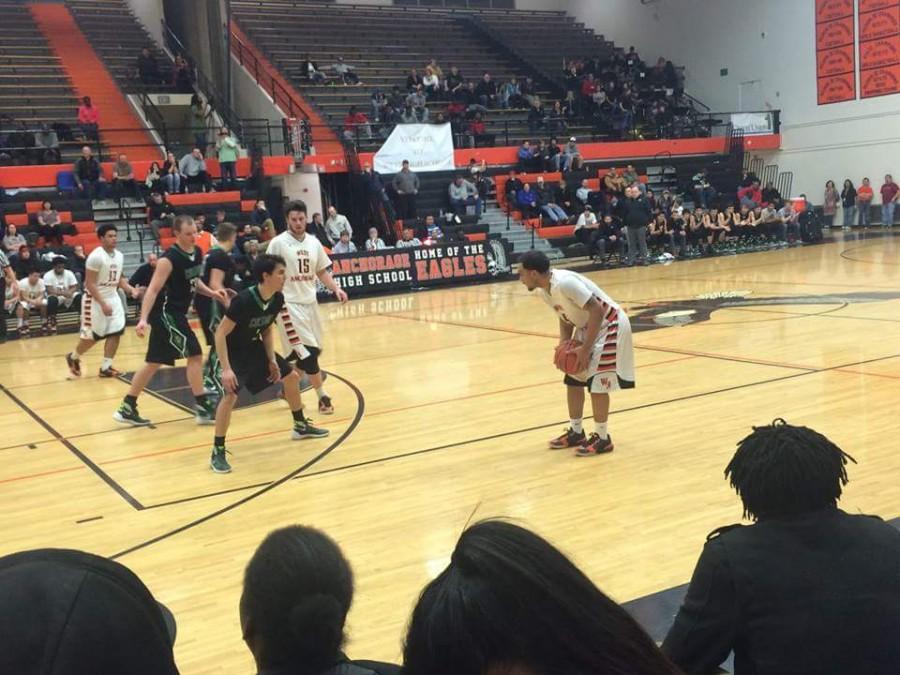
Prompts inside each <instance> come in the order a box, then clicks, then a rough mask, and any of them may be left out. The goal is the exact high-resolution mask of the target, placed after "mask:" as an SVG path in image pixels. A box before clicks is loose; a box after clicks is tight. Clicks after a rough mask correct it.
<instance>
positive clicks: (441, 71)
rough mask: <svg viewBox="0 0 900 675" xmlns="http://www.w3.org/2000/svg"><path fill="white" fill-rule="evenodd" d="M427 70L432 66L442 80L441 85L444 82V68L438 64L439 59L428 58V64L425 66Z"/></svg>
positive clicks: (432, 69)
mask: <svg viewBox="0 0 900 675" xmlns="http://www.w3.org/2000/svg"><path fill="white" fill-rule="evenodd" d="M425 68H426V70H427V69H428V68H431V71H432V72H433V73H434V74H435V75H437V77H438V80H440V81H441V85H442V86H443V83H444V69H443V68H441V67H440V66H439V65H438V62H437V59H436V58H434V57H432V58H430V59H429V60H428V64H427V65H426V66H425Z"/></svg>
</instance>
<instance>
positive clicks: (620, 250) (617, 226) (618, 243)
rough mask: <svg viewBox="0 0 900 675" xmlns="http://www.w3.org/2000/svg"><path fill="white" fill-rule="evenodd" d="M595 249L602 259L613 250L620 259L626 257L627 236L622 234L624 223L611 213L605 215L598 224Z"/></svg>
mask: <svg viewBox="0 0 900 675" xmlns="http://www.w3.org/2000/svg"><path fill="white" fill-rule="evenodd" d="M594 249H595V254H596V256H597V257H598V258H600V259H601V260H603V259H604V258H606V254H607V253H613V252H615V253H616V255H618V256H619V258H620V259H622V260H624V259H625V237H624V236H622V224H621V223H620V222H619V221H618V219H616V218H615V217H614V216H612V215H611V214H609V213H607V214H606V215H605V216H603V218H602V219H601V220H600V223H599V224H598V227H597V237H596V239H595V240H594Z"/></svg>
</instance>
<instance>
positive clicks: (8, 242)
mask: <svg viewBox="0 0 900 675" xmlns="http://www.w3.org/2000/svg"><path fill="white" fill-rule="evenodd" d="M2 243H3V250H4V251H5V252H6V253H8V254H13V253H16V252H17V251H18V250H19V248H21V247H22V246H26V247H27V245H28V242H26V241H25V237H23V236H22V235H21V234H19V231H18V230H17V229H16V226H15V225H13V224H9V225H7V227H6V234H5V235H4V236H3V242H2Z"/></svg>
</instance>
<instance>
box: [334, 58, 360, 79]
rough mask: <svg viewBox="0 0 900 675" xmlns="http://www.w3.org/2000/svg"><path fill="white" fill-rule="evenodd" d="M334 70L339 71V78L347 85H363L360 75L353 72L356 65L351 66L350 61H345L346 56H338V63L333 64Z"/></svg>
mask: <svg viewBox="0 0 900 675" xmlns="http://www.w3.org/2000/svg"><path fill="white" fill-rule="evenodd" d="M331 68H332V70H334V72H335V73H337V76H338V78H339V79H340V80H341V82H343V83H344V84H345V85H350V84H353V85H357V86H359V85H362V82H360V80H359V76H358V75H357V74H356V73H354V72H353V69H354V66H351V65H350V64H349V63H344V57H343V56H339V57H338V58H337V62H336V63H332V64H331Z"/></svg>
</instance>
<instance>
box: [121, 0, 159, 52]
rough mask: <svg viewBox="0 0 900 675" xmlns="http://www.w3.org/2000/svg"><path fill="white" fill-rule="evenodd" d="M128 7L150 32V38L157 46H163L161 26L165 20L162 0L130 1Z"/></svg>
mask: <svg viewBox="0 0 900 675" xmlns="http://www.w3.org/2000/svg"><path fill="white" fill-rule="evenodd" d="M128 6H129V7H130V8H131V11H132V12H134V14H135V16H136V17H137V18H138V19H140V21H141V23H142V24H144V27H145V28H146V29H147V30H148V31H149V32H150V36H151V37H152V38H153V39H154V41H155V42H156V44H158V45H163V44H164V43H163V37H162V27H161V24H160V21H161V20H162V18H163V3H162V0H128Z"/></svg>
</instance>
